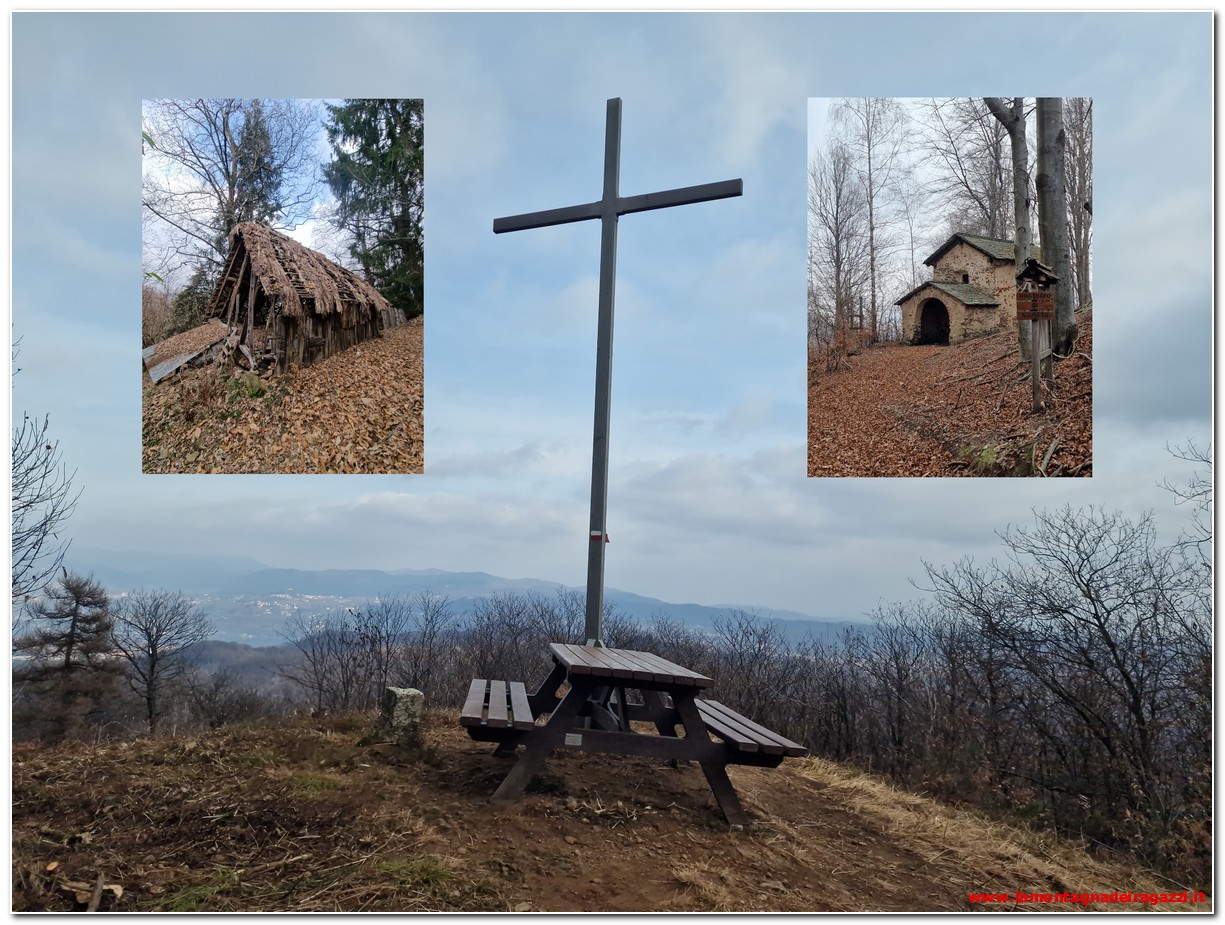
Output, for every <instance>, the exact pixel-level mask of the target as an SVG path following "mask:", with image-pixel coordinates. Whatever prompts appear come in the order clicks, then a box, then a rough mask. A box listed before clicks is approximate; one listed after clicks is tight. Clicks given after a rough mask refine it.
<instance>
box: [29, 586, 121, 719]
mask: <svg viewBox="0 0 1225 925" xmlns="http://www.w3.org/2000/svg"><path fill="white" fill-rule="evenodd" d="M46 594H47V597H46V599H45V600H41V601H39V602H38V603H37V604H35V605H34V606H33V607H31V608H30V616H31V618H32V620H33V626H32V628H31V629H30V631H29V632H27V633H24V634H22V635H21V636H19V637H18V638H17V639H16V640H14V642H13V651H14V654H15V655H17V656H24V657H22V658H21V659H20V663H19V664H18V667H17V668H16V669H14V671H13V684H14V688H15V689H16V691H17V693H18V695H19V696H18V698H17V699H18V700H19V702H20V703H21V704H22V705H24V706H25V707H26V708H28V712H29V713H30V714H32V715H34V716H37V717H38V718H39V720H41V723H39V725H41V726H42V728H41V730H40V731H41V732H42V733H43V734H44V735H45V736H46V737H47V738H49V739H51V740H52V741H59V740H61V739H64V738H66V737H67V736H69V735H71V734H72V733H73V732H75V731H76V730H78V729H79V728H80V727H81V726H83V725H85V724H87V723H88V722H89V721H90V717H91V715H92V714H95V713H97V712H98V711H99V709H100V708H104V707H105V706H106V705H107V699H108V698H110V697H113V696H114V691H115V684H114V682H115V679H116V678H118V676H119V675H120V674H121V673H122V666H121V664H120V662H119V661H118V660H117V659H116V658H114V652H115V644H114V640H113V638H112V635H111V631H112V628H113V625H114V620H113V617H112V616H111V609H110V598H109V597H108V595H107V593H106V590H105V589H104V588H103V587H102V585H101V584H99V583H98V582H97V581H96V580H95V579H94V577H93V576H92V575H90V576H82V575H78V574H76V573H74V572H69V571H68V570H67V569H65V570H64V574H63V577H62V578H60V579H59V581H58V582H57V583H56V584H55V585H52V586H50V587H48V588H47V591H46Z"/></svg>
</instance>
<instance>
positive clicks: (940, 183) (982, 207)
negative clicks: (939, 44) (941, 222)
mask: <svg viewBox="0 0 1225 925" xmlns="http://www.w3.org/2000/svg"><path fill="white" fill-rule="evenodd" d="M924 125H925V132H924V139H923V148H924V151H925V156H924V158H923V160H924V163H925V164H926V166H927V169H928V171H929V173H930V174H931V176H932V177H933V179H932V180H931V183H930V193H931V195H932V197H933V198H934V199H936V200H937V201H938V202H940V203H942V204H943V206H944V208H945V210H946V211H947V212H948V214H949V217H950V224H951V226H952V227H951V230H952V231H964V232H969V233H972V234H981V235H985V236H986V237H989V238H996V239H999V240H1006V239H1007V238H1008V237H1009V236H1010V235H1011V234H1012V222H1011V218H1012V209H1010V208H1009V200H1010V199H1011V193H1012V183H1011V182H1010V181H1009V170H1008V167H1007V152H1006V150H1005V149H1006V148H1007V142H1008V134H1007V132H1006V131H1005V129H1004V127H1003V126H1002V125H1001V124H1000V123H999V122H998V121H996V119H994V118H993V117H992V115H991V113H990V111H989V110H988V109H987V106H986V103H984V102H983V101H982V100H980V99H938V100H931V101H930V103H929V104H928V106H927V116H926V119H925V120H924Z"/></svg>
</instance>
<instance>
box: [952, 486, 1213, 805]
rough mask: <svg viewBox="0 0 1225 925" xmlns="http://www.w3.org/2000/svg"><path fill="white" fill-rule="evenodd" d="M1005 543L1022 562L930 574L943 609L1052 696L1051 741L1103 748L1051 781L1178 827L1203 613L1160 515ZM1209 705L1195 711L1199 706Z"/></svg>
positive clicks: (1097, 519)
mask: <svg viewBox="0 0 1225 925" xmlns="http://www.w3.org/2000/svg"><path fill="white" fill-rule="evenodd" d="M1001 536H1002V539H1003V540H1004V542H1005V544H1006V546H1007V547H1008V549H1009V553H1010V562H1009V563H1008V564H1004V565H1000V564H997V563H991V564H990V565H987V566H979V565H975V564H973V563H971V562H969V561H963V562H961V563H959V564H958V565H956V566H953V567H951V568H932V567H930V566H929V568H928V576H929V579H930V580H931V581H932V582H933V585H934V588H935V591H936V594H937V597H938V599H939V600H940V602H941V603H942V604H943V605H944V606H945V607H947V608H949V609H950V610H953V611H956V612H960V613H963V614H966V615H968V616H970V617H972V618H973V619H974V620H975V621H976V622H978V623H979V624H980V625H981V626H982V627H983V631H984V633H985V635H986V637H987V639H988V640H989V641H990V642H991V644H993V645H995V646H997V647H1000V648H1002V649H1003V650H1004V651H1006V652H1008V653H1009V655H1010V656H1012V658H1013V659H1014V660H1015V663H1016V664H1017V665H1018V666H1020V667H1021V668H1022V669H1023V670H1024V671H1025V673H1026V674H1027V675H1028V676H1029V677H1030V678H1032V679H1033V681H1035V682H1036V683H1037V684H1038V685H1039V687H1040V688H1041V690H1042V691H1043V692H1044V694H1045V695H1046V698H1048V700H1049V704H1048V706H1046V707H1044V708H1043V712H1044V713H1045V714H1046V716H1047V717H1048V721H1049V723H1050V725H1049V727H1048V729H1047V731H1046V732H1045V733H1044V734H1045V735H1047V736H1049V737H1050V738H1049V740H1048V745H1050V746H1058V747H1060V748H1064V749H1066V748H1067V747H1068V746H1069V745H1072V744H1074V743H1077V742H1079V743H1089V742H1091V743H1093V744H1094V746H1095V748H1094V752H1093V754H1092V756H1091V757H1090V758H1089V759H1088V760H1087V761H1086V756H1084V755H1083V752H1074V753H1067V752H1065V757H1069V756H1071V757H1075V758H1076V761H1075V763H1074V764H1068V765H1065V766H1064V768H1063V774H1062V775H1060V776H1052V775H1050V774H1049V773H1046V774H1043V773H1041V772H1042V770H1043V768H1042V766H1041V765H1039V766H1037V767H1036V768H1035V771H1036V772H1038V773H1036V774H1035V780H1041V781H1043V782H1044V786H1046V787H1049V788H1054V789H1056V790H1059V789H1062V790H1063V791H1068V790H1069V789H1070V790H1071V792H1072V793H1074V794H1076V793H1078V794H1080V795H1081V796H1084V797H1085V798H1086V799H1089V800H1102V801H1104V802H1103V809H1104V808H1105V806H1106V805H1109V806H1110V807H1111V812H1115V813H1117V812H1119V810H1120V808H1126V809H1130V810H1131V811H1132V812H1134V813H1137V814H1139V815H1141V816H1144V817H1148V818H1150V819H1155V820H1161V821H1162V822H1166V821H1168V820H1169V819H1170V818H1171V816H1170V814H1171V812H1174V811H1175V809H1176V804H1177V802H1178V801H1177V795H1176V793H1175V791H1174V789H1173V788H1172V782H1173V780H1174V778H1175V777H1176V774H1177V770H1176V769H1174V768H1172V767H1171V765H1170V764H1169V761H1168V758H1169V755H1170V753H1169V748H1170V745H1171V743H1170V739H1169V733H1170V732H1171V730H1173V729H1175V728H1177V726H1178V722H1177V720H1178V718H1179V715H1178V714H1179V711H1185V710H1187V709H1190V708H1191V705H1190V704H1187V703H1185V702H1181V698H1179V697H1177V696H1175V695H1174V691H1176V690H1177V689H1178V688H1179V687H1180V686H1181V685H1180V672H1181V669H1182V666H1181V665H1180V664H1179V660H1178V651H1179V649H1178V646H1177V645H1176V641H1177V637H1178V635H1179V633H1180V627H1181V622H1180V620H1179V619H1178V613H1179V611H1181V610H1184V609H1185V608H1186V607H1188V606H1194V601H1193V599H1192V598H1190V597H1188V594H1187V591H1188V588H1187V584H1186V582H1185V580H1184V578H1183V577H1182V576H1181V570H1180V569H1179V568H1178V563H1177V561H1176V559H1175V558H1174V557H1173V556H1172V550H1170V549H1168V548H1163V547H1160V546H1158V544H1157V543H1156V533H1155V529H1154V527H1153V524H1152V522H1151V520H1150V519H1149V518H1148V517H1147V516H1146V517H1144V518H1142V519H1141V520H1139V521H1138V522H1132V521H1129V520H1127V519H1125V518H1123V517H1122V516H1121V515H1118V514H1112V513H1108V512H1103V511H1100V510H1096V509H1088V510H1080V511H1077V510H1073V509H1071V508H1064V509H1061V510H1059V511H1057V512H1053V513H1040V514H1038V515H1037V522H1036V526H1035V527H1034V528H1033V529H1010V530H1008V531H1006V532H1005V533H1003V534H1002V535H1001ZM1202 706H1203V705H1197V706H1196V708H1197V709H1198V708H1200V707H1202Z"/></svg>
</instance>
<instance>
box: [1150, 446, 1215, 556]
mask: <svg viewBox="0 0 1225 925" xmlns="http://www.w3.org/2000/svg"><path fill="white" fill-rule="evenodd" d="M1167 449H1168V450H1169V452H1170V454H1171V455H1172V456H1174V457H1175V458H1177V459H1182V460H1186V461H1187V462H1190V463H1194V464H1195V465H1196V469H1195V471H1194V472H1192V473H1191V478H1190V479H1189V480H1188V481H1187V482H1186V483H1185V484H1175V483H1173V482H1171V481H1169V479H1166V480H1164V481H1163V482H1162V483H1161V487H1162V488H1164V489H1165V490H1166V491H1168V492H1169V493H1170V494H1172V495H1173V496H1174V503H1175V504H1185V505H1188V506H1189V507H1190V508H1191V526H1190V527H1189V528H1188V529H1186V530H1184V531H1183V538H1182V540H1181V541H1180V545H1181V546H1182V547H1183V548H1185V549H1192V548H1193V549H1194V550H1195V551H1196V553H1197V554H1198V556H1199V559H1200V563H1201V565H1202V566H1203V567H1204V568H1205V569H1206V570H1208V571H1209V572H1211V571H1212V495H1213V492H1212V444H1211V443H1209V444H1208V445H1207V446H1200V445H1199V444H1198V443H1196V442H1195V441H1194V440H1188V441H1187V442H1186V444H1183V445H1180V446H1175V447H1167Z"/></svg>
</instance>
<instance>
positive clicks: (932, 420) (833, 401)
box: [808, 312, 1093, 477]
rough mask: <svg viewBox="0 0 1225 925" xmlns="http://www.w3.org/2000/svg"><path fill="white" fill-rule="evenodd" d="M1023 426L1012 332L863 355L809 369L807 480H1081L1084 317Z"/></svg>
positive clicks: (1089, 320)
mask: <svg viewBox="0 0 1225 925" xmlns="http://www.w3.org/2000/svg"><path fill="white" fill-rule="evenodd" d="M1076 321H1077V325H1078V326H1079V329H1080V334H1079V337H1078V339H1077V341H1076V347H1075V350H1074V352H1073V354H1072V356H1070V357H1068V358H1067V359H1065V360H1061V361H1060V362H1058V363H1057V364H1056V365H1055V376H1054V380H1055V381H1054V389H1053V390H1047V389H1046V387H1045V384H1044V386H1043V396H1044V401H1045V404H1046V410H1045V411H1044V412H1043V413H1041V414H1037V415H1034V414H1032V413H1031V412H1032V407H1033V403H1032V397H1033V393H1032V387H1031V385H1030V372H1029V366H1028V365H1025V366H1022V365H1021V364H1020V362H1019V360H1018V358H1017V350H1016V333H1015V332H1013V331H1008V332H1002V333H1000V334H994V335H991V336H989V337H981V338H977V339H975V340H971V341H967V342H965V343H962V344H957V345H954V346H947V347H937V346H922V347H909V346H900V345H888V346H878V347H871V348H866V349H864V350H863V351H861V352H860V353H858V354H857V355H854V356H851V357H849V358H847V360H846V363H845V366H844V367H843V368H841V369H837V370H835V371H833V372H825V371H824V370H820V369H817V368H815V367H816V365H817V358H816V356H815V354H814V355H812V356H810V359H809V389H808V474H809V475H810V476H1046V477H1059V476H1065V477H1066V476H1090V475H1092V474H1093V439H1092V434H1093V359H1092V357H1093V317H1092V312H1085V313H1082V314H1078V315H1077V318H1076Z"/></svg>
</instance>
